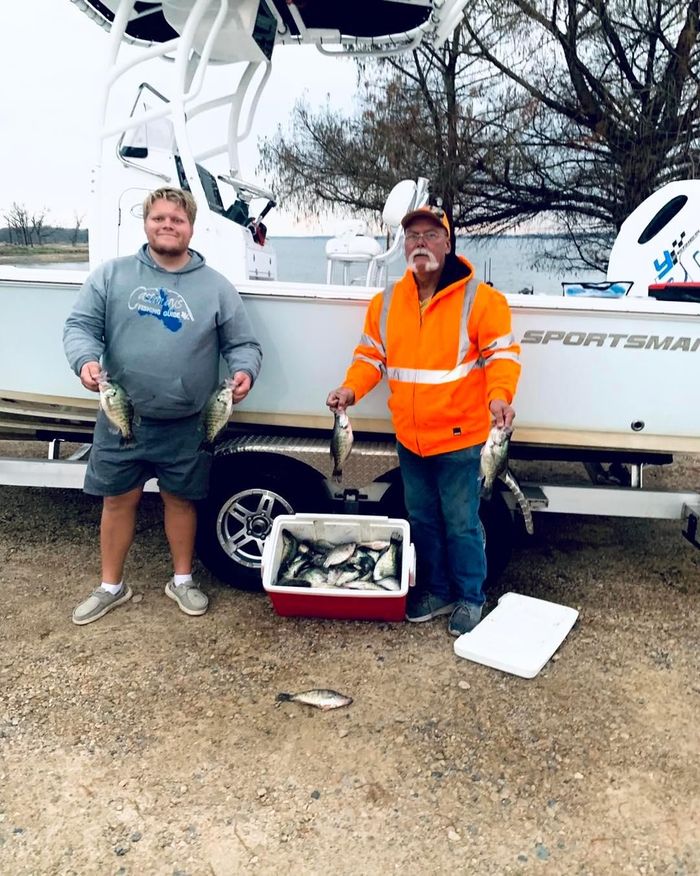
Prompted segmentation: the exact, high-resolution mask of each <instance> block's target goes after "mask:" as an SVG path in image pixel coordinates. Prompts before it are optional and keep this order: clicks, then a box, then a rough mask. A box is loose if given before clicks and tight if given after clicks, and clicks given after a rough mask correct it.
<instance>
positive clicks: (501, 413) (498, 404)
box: [489, 398, 515, 429]
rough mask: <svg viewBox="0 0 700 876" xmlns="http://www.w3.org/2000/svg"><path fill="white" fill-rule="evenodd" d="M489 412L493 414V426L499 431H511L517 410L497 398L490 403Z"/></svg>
mask: <svg viewBox="0 0 700 876" xmlns="http://www.w3.org/2000/svg"><path fill="white" fill-rule="evenodd" d="M489 410H490V411H491V413H492V414H493V425H494V426H496V427H498V428H499V429H503V428H506V429H510V428H511V426H512V425H513V420H514V419H515V410H514V409H513V408H512V407H511V405H509V404H508V402H505V401H503V399H501V398H495V399H493V401H491V402H490V403H489Z"/></svg>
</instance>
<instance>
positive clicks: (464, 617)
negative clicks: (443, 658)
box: [447, 602, 481, 636]
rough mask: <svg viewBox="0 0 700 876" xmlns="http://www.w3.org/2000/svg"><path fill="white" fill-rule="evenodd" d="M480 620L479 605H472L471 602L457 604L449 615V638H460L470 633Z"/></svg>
mask: <svg viewBox="0 0 700 876" xmlns="http://www.w3.org/2000/svg"><path fill="white" fill-rule="evenodd" d="M480 620H481V606H480V605H472V603H471V602H458V603H457V607H456V608H455V610H454V611H453V612H452V614H451V615H450V621H449V623H448V625H447V632H448V633H449V634H450V635H451V636H462V635H464V633H471V631H472V630H473V629H474V627H475V626H476V625H477V624H478V623H479V621H480Z"/></svg>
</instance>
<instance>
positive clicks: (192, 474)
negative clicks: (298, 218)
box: [63, 188, 262, 624]
mask: <svg viewBox="0 0 700 876" xmlns="http://www.w3.org/2000/svg"><path fill="white" fill-rule="evenodd" d="M196 211H197V207H196V204H195V202H194V199H193V197H192V195H191V194H190V193H189V192H185V191H182V190H180V189H173V188H161V189H157V190H156V191H154V192H152V193H151V194H150V195H148V197H147V198H146V200H145V201H144V205H143V216H144V229H145V233H146V239H147V243H145V244H144V245H143V247H142V248H141V249H140V250H139V251H138V252H137V253H136V254H135V255H133V256H127V257H125V258H118V259H113V260H111V261H108V262H106V263H105V264H104V265H102V266H101V267H99V268H98V269H97V270H95V271H93V272H92V273H91V274H90V276H89V277H88V279H87V280H86V282H85V284H84V285H83V287H82V289H81V290H80V293H79V295H78V299H77V301H76V304H75V307H74V308H73V311H72V313H71V315H70V316H69V317H68V319H67V320H66V324H65V327H64V332H63V342H64V349H65V352H66V357H67V358H68V362H69V363H70V366H71V368H72V369H73V371H75V373H76V374H77V375H78V376H79V377H80V380H81V382H82V384H83V386H84V387H85V388H86V389H89V390H92V391H93V392H99V385H98V377H99V375H100V372H101V371H102V370H103V369H104V371H105V372H106V373H107V376H108V378H109V379H110V380H113V381H114V382H115V383H117V384H119V385H120V386H121V387H122V388H123V389H124V390H125V392H126V394H127V395H128V397H129V398H130V399H131V402H132V404H133V409H134V422H133V433H134V439H133V443H132V444H131V445H125V444H124V443H123V442H122V441H121V440H120V439H121V436H120V434H119V433H118V431H117V430H116V429H115V428H114V427H113V426H112V425H111V424H110V422H109V421H108V420H107V418H106V416H105V415H104V413H103V412H102V411H100V412H99V413H98V416H97V423H96V426H95V434H94V439H93V445H92V450H91V452H90V458H89V462H88V467H87V472H86V476H85V486H84V489H85V492H86V493H90V494H91V495H96V496H102V497H103V507H102V521H101V527H100V548H101V555H102V583H101V584H100V586H99V587H98V588H97V589H96V590H94V591H93V593H92V594H91V595H90V596H88V598H87V599H86V600H85V601H84V602H81V603H80V605H79V606H78V607H77V608H76V609H75V611H74V612H73V622H74V623H76V624H88V623H91V622H92V621H95V620H97V619H98V618H101V617H102V616H103V615H105V614H106V613H107V612H108V611H111V610H112V609H113V608H116V607H117V606H118V605H121V604H123V603H124V602H126V601H127V600H129V599H131V596H132V592H131V588H130V587H129V585H128V584H126V583H125V582H124V580H123V572H124V563H125V560H126V556H127V553H128V551H129V548H130V546H131V543H132V541H133V538H134V531H135V526H136V512H137V508H138V504H139V501H140V499H141V495H142V493H143V487H144V484H145V482H146V481H147V480H148V479H149V478H151V477H156V478H157V479H158V485H159V489H160V495H161V497H162V500H163V506H164V523H165V534H166V536H167V539H168V544H169V547H170V552H171V555H172V561H173V577H172V578H171V579H170V581H168V583H167V585H166V587H165V593H166V595H167V596H169V597H170V598H171V599H173V600H175V602H176V603H177V604H178V606H179V607H180V609H181V610H182V611H183V612H185V614H188V615H201V614H204V612H205V611H206V610H207V607H208V599H207V597H206V595H205V594H204V593H203V592H202V591H201V590H200V588H199V587H198V586H197V584H196V583H195V582H194V581H193V580H192V561H193V556H194V541H195V531H196V523H197V516H196V509H195V505H194V502H195V500H198V499H202V498H204V497H205V496H206V494H207V490H208V481H209V469H210V466H211V455H210V454H209V453H207V452H205V451H203V450H202V449H200V444H201V442H202V438H203V435H202V426H201V422H200V412H201V411H202V408H203V407H204V405H205V404H206V402H207V400H208V398H209V396H210V394H211V393H212V392H213V390H214V389H215V388H216V386H217V384H218V382H219V365H220V357H223V359H224V361H225V363H226V365H227V367H228V371H229V373H230V374H231V375H232V377H233V381H234V402H240V401H242V400H243V399H244V398H245V397H246V395H247V394H248V392H249V391H250V388H251V386H252V384H253V382H254V380H255V378H256V377H257V375H258V372H259V370H260V363H261V360H262V353H261V350H260V345H259V343H258V342H257V340H256V339H255V337H254V336H253V332H252V328H251V325H250V321H249V319H248V316H247V314H246V312H245V310H244V307H243V303H242V301H241V299H240V296H239V295H238V292H237V291H236V290H235V289H234V287H233V286H232V285H231V284H230V283H229V282H228V280H226V278H225V277H223V276H222V275H221V274H219V273H218V272H217V271H214V270H213V269H212V268H209V267H208V266H207V265H206V264H205V261H204V258H203V257H202V256H201V255H200V254H199V253H198V252H196V251H195V250H191V249H190V248H189V243H190V240H191V238H192V233H193V226H194V221H195V215H196Z"/></svg>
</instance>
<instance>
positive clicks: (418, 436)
mask: <svg viewBox="0 0 700 876" xmlns="http://www.w3.org/2000/svg"><path fill="white" fill-rule="evenodd" d="M401 224H402V225H403V228H404V231H405V255H406V261H407V263H408V269H407V271H406V273H405V274H404V276H403V277H402V278H401V279H400V280H399V281H398V283H396V285H395V286H394V287H393V289H386V290H385V291H384V292H382V293H380V294H379V295H376V296H375V297H374V299H373V300H372V301H371V302H370V305H369V308H368V311H367V316H366V319H365V327H364V333H363V336H362V338H361V339H360V343H359V344H358V346H357V348H356V349H355V354H354V357H353V361H352V364H351V365H350V367H349V369H348V371H347V373H346V375H345V380H344V382H343V385H342V386H340V387H339V388H338V389H335V390H333V391H332V392H331V393H330V394H329V396H328V398H327V400H326V404H327V405H328V406H329V407H330V408H331V409H332V410H337V409H344V408H345V407H347V406H348V405H352V404H355V402H357V401H359V400H360V399H361V398H362V396H363V395H366V393H368V392H369V391H370V390H371V389H372V388H373V387H374V386H375V385H376V384H377V383H378V382H379V381H380V379H381V377H382V374H383V373H386V375H387V379H388V381H389V389H390V392H391V398H390V401H389V405H390V408H391V412H392V419H393V423H394V428H395V430H396V438H397V442H398V443H397V447H398V454H399V464H400V467H401V476H402V480H403V485H404V496H405V501H406V509H407V511H408V516H409V520H410V523H411V533H412V537H413V541H414V544H415V546H416V559H417V576H416V580H417V586H416V588H415V591H414V592H413V593H412V594H411V595H410V598H409V603H408V610H407V614H406V617H407V619H408V620H409V621H413V622H415V623H420V622H422V621H427V620H431V619H432V618H434V617H438V616H439V615H444V614H449V615H450V620H449V624H448V630H449V632H450V633H451V634H452V635H454V636H460V635H462V633H465V632H469V631H470V630H472V629H473V628H474V627H475V626H476V625H477V624H478V623H479V620H480V619H481V611H482V606H483V603H484V592H483V583H484V580H485V578H486V554H485V550H484V535H483V529H482V526H481V522H480V520H479V493H480V478H479V452H480V449H481V445H482V444H483V442H484V441H485V440H486V437H487V435H488V431H489V428H490V425H491V420H493V421H494V422H495V423H496V425H499V426H503V425H505V426H509V425H510V424H511V423H512V421H513V417H514V416H515V411H514V410H513V408H512V407H511V401H512V400H513V395H514V393H515V388H516V385H517V382H518V377H519V374H520V357H519V354H520V347H519V346H518V344H516V343H515V340H514V338H513V335H512V332H511V318H510V309H509V307H508V304H507V302H506V299H505V298H504V296H503V295H501V293H500V292H497V291H496V290H495V289H492V288H491V287H490V286H488V285H487V284H485V283H481V282H479V281H478V280H476V279H475V277H474V268H473V267H472V265H471V264H470V263H469V262H468V261H467V260H466V259H464V258H462V257H461V256H459V257H458V256H455V255H453V254H452V253H451V247H450V227H449V223H448V221H447V217H446V216H445V213H444V212H443V211H442V210H440V209H438V208H431V207H424V208H421V209H419V210H413V211H412V212H410V213H408V214H407V215H406V216H404V218H403V219H402V221H401Z"/></svg>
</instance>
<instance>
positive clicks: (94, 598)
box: [73, 584, 133, 626]
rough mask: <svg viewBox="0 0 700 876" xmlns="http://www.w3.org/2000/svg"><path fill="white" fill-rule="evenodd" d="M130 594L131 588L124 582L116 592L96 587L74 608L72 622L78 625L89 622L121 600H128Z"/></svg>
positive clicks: (121, 601)
mask: <svg viewBox="0 0 700 876" xmlns="http://www.w3.org/2000/svg"><path fill="white" fill-rule="evenodd" d="M132 596H133V593H132V592H131V588H130V587H128V586H126V585H124V584H123V585H122V589H121V590H120V591H119V592H118V593H110V592H109V591H108V590H103V589H102V587H98V588H97V590H93V591H92V593H91V594H90V595H89V596H88V598H87V599H86V600H85V601H84V602H81V603H80V605H79V606H78V607H77V608H76V609H75V611H74V612H73V623H74V624H78V626H82V625H83V624H91V623H92V622H93V621H96V620H99V618H101V617H103V616H104V615H105V614H107V612H108V611H111V610H112V609H113V608H116V607H117V606H118V605H121V604H122V603H123V602H128V601H129V600H130V599H131V597H132Z"/></svg>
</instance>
